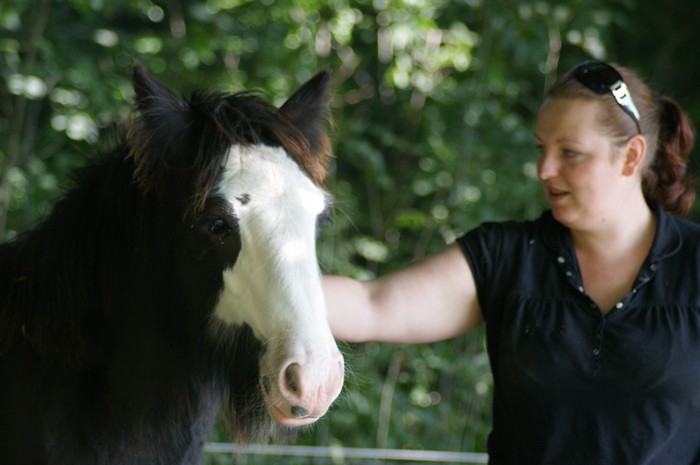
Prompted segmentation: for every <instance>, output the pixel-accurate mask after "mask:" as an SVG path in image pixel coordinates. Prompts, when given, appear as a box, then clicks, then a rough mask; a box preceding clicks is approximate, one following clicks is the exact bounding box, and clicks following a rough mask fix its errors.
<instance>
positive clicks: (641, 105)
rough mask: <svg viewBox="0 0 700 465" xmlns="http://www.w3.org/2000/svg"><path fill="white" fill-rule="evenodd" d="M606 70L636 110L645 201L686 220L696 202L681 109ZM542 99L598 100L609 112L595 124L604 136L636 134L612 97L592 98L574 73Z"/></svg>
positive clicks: (632, 78) (690, 135)
mask: <svg viewBox="0 0 700 465" xmlns="http://www.w3.org/2000/svg"><path fill="white" fill-rule="evenodd" d="M610 65H611V66H613V67H614V68H615V69H616V70H617V72H619V73H620V75H621V76H622V78H623V80H624V81H625V83H626V84H627V87H628V88H629V92H630V94H631V95H632V99H633V100H634V103H635V105H636V106H637V109H638V110H639V116H640V126H641V130H642V135H643V136H644V138H645V140H646V143H647V155H648V156H647V157H646V162H645V165H644V168H643V172H642V188H643V190H644V195H645V196H646V197H647V198H648V199H650V200H653V201H656V202H658V203H659V204H660V205H661V207H662V208H664V209H665V210H667V211H669V212H671V213H675V214H677V215H682V216H686V215H687V214H688V212H689V211H690V207H691V206H692V204H693V201H694V200H695V190H694V186H693V182H692V181H691V179H690V178H689V177H688V175H687V173H686V168H687V161H688V159H689V157H690V152H691V150H692V148H693V143H694V140H695V132H694V130H693V126H692V124H691V123H690V120H689V119H688V117H687V116H686V114H685V112H684V111H683V109H682V108H681V107H680V105H678V104H677V103H676V102H675V101H674V100H672V99H671V98H669V97H666V96H661V95H656V94H655V93H654V92H653V91H652V90H651V89H650V88H649V86H648V85H647V84H646V83H645V82H644V81H643V80H642V79H641V78H639V77H638V76H637V75H636V74H634V73H633V72H632V71H630V70H629V69H627V68H624V67H621V66H618V65H615V64H610ZM546 97H547V98H583V99H587V100H594V99H595V100H598V101H600V102H601V103H602V104H603V105H605V107H606V109H607V110H608V111H605V112H603V114H602V116H601V117H600V120H599V122H598V123H599V125H600V127H601V128H602V130H603V131H604V132H605V133H606V134H608V135H609V136H611V137H613V138H624V139H625V140H627V139H629V138H630V137H631V136H633V135H635V134H637V126H636V124H635V122H634V120H633V119H632V117H631V116H630V115H628V114H627V113H625V112H624V111H622V109H621V108H620V106H619V105H618V103H617V102H616V101H615V98H614V97H613V95H612V93H605V94H597V93H596V92H594V91H592V90H590V89H588V88H587V87H586V86H584V85H583V84H581V83H580V82H579V81H578V80H577V79H576V77H575V76H574V73H573V70H571V71H569V72H567V73H566V74H564V75H563V76H561V77H560V78H559V79H557V81H556V82H555V83H554V84H553V85H552V87H550V89H549V90H548V91H547V95H546Z"/></svg>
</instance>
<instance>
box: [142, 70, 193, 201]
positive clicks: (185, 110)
mask: <svg viewBox="0 0 700 465" xmlns="http://www.w3.org/2000/svg"><path fill="white" fill-rule="evenodd" d="M133 85H134V93H135V95H134V105H135V108H136V111H137V112H138V115H139V116H138V119H137V120H136V121H134V122H133V123H132V125H131V128H130V131H129V140H130V143H131V153H130V154H131V156H133V158H134V160H135V162H136V172H135V176H136V179H137V181H138V182H139V184H141V185H142V186H143V187H144V188H145V190H150V189H151V188H157V187H158V186H157V184H158V183H159V178H160V176H161V175H162V174H163V170H164V169H165V168H166V167H167V166H177V165H179V164H181V163H183V161H184V160H183V158H184V157H185V156H186V152H185V151H184V149H185V144H184V142H185V141H186V139H187V133H188V129H189V128H190V127H191V125H192V115H191V110H190V106H189V104H188V103H187V102H186V101H185V100H183V99H182V98H180V97H178V96H176V95H175V94H173V93H172V92H171V91H170V90H168V89H167V88H166V87H165V86H164V85H162V84H161V83H160V82H158V81H157V80H156V79H155V78H154V77H153V76H152V75H151V74H150V73H149V72H148V71H147V70H146V68H145V67H143V65H141V64H139V63H135V64H134V67H133Z"/></svg>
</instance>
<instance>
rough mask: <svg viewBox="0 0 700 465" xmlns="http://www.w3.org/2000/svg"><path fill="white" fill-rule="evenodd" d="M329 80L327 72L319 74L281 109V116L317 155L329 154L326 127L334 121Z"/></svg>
mask: <svg viewBox="0 0 700 465" xmlns="http://www.w3.org/2000/svg"><path fill="white" fill-rule="evenodd" d="M330 78H331V75H330V73H329V72H328V71H326V70H323V71H320V72H318V73H317V74H316V75H315V76H314V77H312V78H311V79H309V80H308V81H307V82H306V83H305V84H303V85H302V86H301V87H300V88H299V89H298V90H297V91H296V92H294V94H292V96H291V97H289V99H288V100H287V101H286V102H285V103H284V105H282V107H281V108H280V113H282V114H283V115H284V116H285V117H286V118H287V119H288V120H289V121H290V122H291V123H292V124H293V125H294V126H295V127H296V128H297V129H298V130H299V131H300V132H301V133H302V134H303V135H304V136H305V137H306V140H307V141H308V142H309V148H310V149H311V153H313V154H315V155H322V156H325V155H328V154H329V153H330V142H329V140H328V135H327V129H328V128H327V125H328V124H329V123H330V120H331V116H330V111H329V109H328V99H329V95H328V94H329V86H330Z"/></svg>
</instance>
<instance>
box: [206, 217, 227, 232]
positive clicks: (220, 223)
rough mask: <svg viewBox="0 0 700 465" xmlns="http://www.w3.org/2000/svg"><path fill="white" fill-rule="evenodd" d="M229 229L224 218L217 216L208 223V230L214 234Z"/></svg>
mask: <svg viewBox="0 0 700 465" xmlns="http://www.w3.org/2000/svg"><path fill="white" fill-rule="evenodd" d="M229 229H230V228H229V227H228V225H227V224H226V222H225V221H224V220H222V219H221V218H217V219H215V220H214V221H212V222H211V223H210V224H209V232H210V233H211V234H216V235H220V234H224V233H225V232H227V231H228V230H229Z"/></svg>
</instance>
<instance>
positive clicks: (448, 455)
mask: <svg viewBox="0 0 700 465" xmlns="http://www.w3.org/2000/svg"><path fill="white" fill-rule="evenodd" d="M205 452H206V454H207V456H208V457H213V456H216V457H217V458H220V459H224V458H225V456H226V455H229V456H231V458H232V459H233V458H235V461H236V463H247V460H246V459H248V458H252V457H258V458H260V459H261V460H262V461H257V462H250V463H270V464H273V463H283V462H281V461H279V459H281V458H283V457H284V458H285V459H291V461H294V460H293V459H304V458H305V459H313V460H310V461H309V462H306V463H327V464H347V463H352V464H364V463H401V464H406V463H415V464H426V463H436V464H442V463H451V464H484V463H488V455H486V454H479V453H474V452H445V451H428V450H402V449H369V448H367V449H364V448H351V447H315V446H314V447H312V446H275V445H248V446H240V445H236V444H228V443H209V444H207V445H206V448H205ZM264 457H267V458H268V460H267V461H265V459H264ZM275 459H278V460H275ZM216 463H224V462H220V461H217V462H216ZM285 463H286V462H285ZM294 463H304V462H300V461H299V460H296V461H294Z"/></svg>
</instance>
